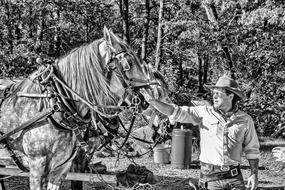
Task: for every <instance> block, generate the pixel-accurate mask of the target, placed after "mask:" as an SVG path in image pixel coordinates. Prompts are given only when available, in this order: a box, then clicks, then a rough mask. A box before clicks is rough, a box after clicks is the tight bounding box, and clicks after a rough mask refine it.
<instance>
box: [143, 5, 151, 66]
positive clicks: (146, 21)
mask: <svg viewBox="0 0 285 190" xmlns="http://www.w3.org/2000/svg"><path fill="white" fill-rule="evenodd" d="M144 14H145V15H144V32H143V38H142V52H141V58H142V60H143V61H145V62H146V52H147V40H148V29H149V17H150V6H149V0H145V13H144Z"/></svg>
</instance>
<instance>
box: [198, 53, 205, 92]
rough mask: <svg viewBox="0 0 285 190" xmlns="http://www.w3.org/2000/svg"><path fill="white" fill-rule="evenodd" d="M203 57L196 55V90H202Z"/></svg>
mask: <svg viewBox="0 0 285 190" xmlns="http://www.w3.org/2000/svg"><path fill="white" fill-rule="evenodd" d="M203 89H204V88H203V59H202V57H201V55H198V92H200V93H201V92H203Z"/></svg>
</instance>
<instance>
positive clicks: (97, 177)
mask: <svg viewBox="0 0 285 190" xmlns="http://www.w3.org/2000/svg"><path fill="white" fill-rule="evenodd" d="M0 175H7V176H9V175H11V176H18V177H29V173H27V172H22V171H21V170H20V169H18V168H0ZM65 180H74V181H87V182H91V183H92V182H94V183H96V182H107V183H116V176H115V175H105V174H91V173H75V172H69V173H68V174H67V176H66V179H65Z"/></svg>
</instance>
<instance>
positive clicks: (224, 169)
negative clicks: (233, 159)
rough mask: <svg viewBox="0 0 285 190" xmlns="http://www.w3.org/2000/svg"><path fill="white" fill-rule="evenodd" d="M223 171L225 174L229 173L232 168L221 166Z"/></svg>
mask: <svg viewBox="0 0 285 190" xmlns="http://www.w3.org/2000/svg"><path fill="white" fill-rule="evenodd" d="M221 170H222V171H224V172H225V171H229V170H230V166H224V165H223V166H221Z"/></svg>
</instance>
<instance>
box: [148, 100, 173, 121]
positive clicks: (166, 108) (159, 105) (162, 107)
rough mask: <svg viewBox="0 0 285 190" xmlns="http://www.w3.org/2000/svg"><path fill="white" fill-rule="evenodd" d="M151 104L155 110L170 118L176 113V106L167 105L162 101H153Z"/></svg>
mask: <svg viewBox="0 0 285 190" xmlns="http://www.w3.org/2000/svg"><path fill="white" fill-rule="evenodd" d="M150 103H151V105H152V106H153V107H154V108H155V109H157V110H158V111H159V112H161V113H163V114H164V115H166V116H168V117H169V116H171V115H172V114H173V112H174V105H171V104H167V103H165V102H162V101H160V100H151V101H150Z"/></svg>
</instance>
